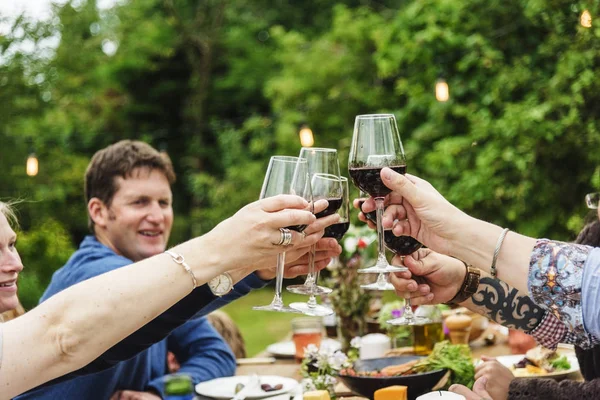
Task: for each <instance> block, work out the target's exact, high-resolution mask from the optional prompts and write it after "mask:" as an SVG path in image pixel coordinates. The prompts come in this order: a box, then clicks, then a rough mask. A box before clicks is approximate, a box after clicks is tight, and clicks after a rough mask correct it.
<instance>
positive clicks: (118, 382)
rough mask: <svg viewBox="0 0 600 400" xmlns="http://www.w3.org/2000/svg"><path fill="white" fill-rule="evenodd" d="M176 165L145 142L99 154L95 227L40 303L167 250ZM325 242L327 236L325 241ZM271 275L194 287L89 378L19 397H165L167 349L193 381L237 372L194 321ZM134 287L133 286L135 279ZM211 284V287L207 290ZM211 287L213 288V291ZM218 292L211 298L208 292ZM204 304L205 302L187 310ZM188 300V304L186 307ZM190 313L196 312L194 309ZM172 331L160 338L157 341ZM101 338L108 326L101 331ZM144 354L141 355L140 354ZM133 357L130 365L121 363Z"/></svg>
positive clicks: (88, 191) (217, 339) (89, 183)
mask: <svg viewBox="0 0 600 400" xmlns="http://www.w3.org/2000/svg"><path fill="white" fill-rule="evenodd" d="M174 180H175V174H174V172H173V167H172V164H171V162H170V160H169V159H168V157H166V156H165V155H163V154H161V153H159V152H158V151H156V150H155V149H154V148H152V147H151V146H149V145H147V144H146V143H143V142H132V141H128V140H126V141H121V142H118V143H116V144H114V145H111V146H109V147H107V148H105V149H103V150H100V151H99V152H97V153H96V154H95V155H94V157H93V158H92V160H91V162H90V165H89V166H88V169H87V171H86V176H85V196H86V200H87V208H88V217H89V225H90V229H91V231H92V233H93V235H90V236H87V237H86V238H85V239H84V240H83V241H82V243H81V245H80V248H79V250H77V251H76V252H75V253H74V254H73V256H72V257H71V258H70V259H69V261H68V262H67V264H66V265H65V266H63V267H62V268H60V269H59V270H57V271H56V272H55V273H54V275H53V277H52V281H51V283H50V285H49V286H48V288H47V289H46V292H45V293H44V295H43V297H42V299H41V301H44V300H46V299H47V298H49V297H50V296H52V295H54V294H56V293H58V292H60V291H61V290H64V289H65V288H67V287H69V286H71V285H74V284H76V283H77V282H80V281H83V280H86V279H89V278H91V277H93V276H96V275H99V274H102V273H104V272H107V271H110V270H113V269H116V268H120V267H123V266H125V265H128V264H131V263H132V262H135V261H139V260H142V259H144V258H147V257H150V256H153V255H155V254H159V253H161V252H163V251H165V249H166V246H167V241H168V238H169V234H170V232H171V226H172V223H173V209H172V205H171V204H172V193H171V184H172V183H173V182H174ZM324 240H325V239H321V241H324ZM325 247H326V248H328V249H329V250H325V251H324V252H322V254H321V255H322V256H321V259H322V260H326V259H327V258H328V257H330V256H332V255H335V254H337V253H339V249H338V248H335V249H334V248H332V247H331V246H329V245H327V243H325ZM269 273H270V272H265V271H257V272H255V273H253V274H250V275H248V276H247V277H246V278H244V279H243V280H241V281H240V282H237V283H235V287H233V282H232V281H231V278H229V281H227V279H224V280H221V281H220V285H219V286H218V287H217V286H215V287H211V285H210V284H209V285H204V286H202V287H200V288H198V289H196V290H195V291H194V292H192V294H191V295H190V296H189V297H190V299H189V300H188V299H184V300H183V301H182V302H180V303H181V304H179V303H178V304H176V305H175V306H173V307H172V309H170V310H169V311H167V312H166V313H165V314H163V315H161V316H160V317H159V318H157V320H154V321H152V322H151V323H150V324H148V326H147V327H145V328H143V329H141V330H140V331H139V332H136V333H134V334H133V335H132V336H131V337H130V338H127V339H126V340H125V341H124V342H125V343H131V346H124V345H119V346H115V347H114V348H112V349H110V350H109V351H107V353H105V354H104V355H103V356H102V357H101V358H100V359H99V360H97V361H96V362H95V364H90V366H88V367H89V368H87V371H83V372H84V373H89V372H94V371H99V372H96V373H93V374H91V375H85V376H76V374H73V375H72V376H73V377H71V376H68V377H67V378H71V379H65V378H63V379H61V380H59V381H57V383H56V382H55V383H54V384H53V382H50V383H49V384H47V385H44V386H41V387H39V388H36V389H33V390H32V391H29V392H27V393H25V394H23V395H21V396H19V397H18V399H21V400H22V399H86V400H95V399H98V400H106V399H111V400H112V399H120V400H126V399H130V400H133V399H138V400H156V399H160V398H162V397H163V396H164V393H163V387H164V385H163V383H164V379H165V376H167V375H168V373H169V372H168V371H167V363H166V360H167V352H168V351H171V352H173V353H174V354H175V356H176V358H177V360H178V361H179V362H180V364H181V369H180V372H185V373H188V374H190V375H191V376H192V378H193V380H194V383H198V382H201V381H206V380H209V379H213V378H217V377H221V376H228V375H233V373H234V372H235V357H234V356H233V354H232V352H231V350H230V348H229V347H228V345H227V344H226V343H225V341H224V340H223V339H222V338H221V336H219V335H218V334H217V332H216V331H215V330H214V329H213V328H212V326H211V325H210V324H209V323H208V321H207V319H206V318H205V317H201V318H195V319H191V320H189V321H187V322H185V323H183V321H185V320H187V319H188V318H189V317H190V315H186V313H187V314H189V313H192V315H193V313H194V311H191V310H196V311H198V310H199V312H200V314H201V315H206V314H207V313H209V312H210V311H213V310H214V309H217V308H219V307H221V306H223V305H225V304H227V303H229V302H231V301H232V300H234V299H236V298H239V297H241V296H243V295H245V294H247V293H248V292H250V291H251V290H252V289H257V288H261V287H263V286H265V284H266V283H267V281H266V280H264V279H263V278H265V279H270V278H271V277H270V276H267V275H269ZM131 285H135V282H131ZM207 286H208V288H207ZM209 289H210V290H209ZM211 291H212V293H210V292H211ZM194 297H195V298H197V299H202V301H203V304H202V305H198V304H196V305H195V307H189V304H190V302H192V301H193V300H194ZM186 302H187V304H188V306H187V307H186V305H185V304H186ZM190 309H191V310H190ZM165 330H166V332H169V331H170V330H172V332H171V333H170V334H169V335H168V336H167V337H166V339H163V340H162V341H160V342H158V343H156V344H154V345H152V346H149V347H148V344H149V343H153V342H155V341H156V340H157V338H161V337H164V336H165ZM98 334H99V335H101V334H102V327H101V326H99V327H98ZM140 350H143V351H141V352H140ZM127 357H132V358H130V359H128V360H127V361H122V362H118V361H120V360H123V359H126V358H127Z"/></svg>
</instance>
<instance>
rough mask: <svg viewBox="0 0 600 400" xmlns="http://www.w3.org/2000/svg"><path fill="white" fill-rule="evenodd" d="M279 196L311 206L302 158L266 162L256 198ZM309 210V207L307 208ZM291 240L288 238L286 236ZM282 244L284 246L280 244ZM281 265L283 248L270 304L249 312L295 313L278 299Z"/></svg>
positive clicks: (277, 158)
mask: <svg viewBox="0 0 600 400" xmlns="http://www.w3.org/2000/svg"><path fill="white" fill-rule="evenodd" d="M280 194H295V195H297V196H300V197H303V198H304V199H306V200H307V201H308V202H309V204H310V207H312V205H313V200H312V191H311V186H310V180H309V175H308V164H307V162H306V160H305V159H303V158H298V157H287V156H273V157H271V160H270V161H269V166H268V167H267V172H266V174H265V180H264V182H263V187H262V190H261V192H260V198H261V199H264V198H267V197H272V196H277V195H280ZM311 211H313V210H312V208H311ZM305 228H306V225H297V226H288V227H287V228H284V230H282V237H284V236H283V235H284V231H285V229H291V230H295V231H298V232H302V231H303V230H304V229H305ZM290 239H291V237H290ZM284 244H285V243H284ZM284 266H285V246H283V247H282V252H281V253H279V254H278V255H277V273H276V277H275V296H274V297H273V301H271V304H268V305H265V306H255V307H252V309H253V310H260V311H277V312H292V313H297V312H299V311H297V310H294V309H293V308H290V307H287V306H285V305H284V303H283V299H282V290H281V289H282V286H283V268H284Z"/></svg>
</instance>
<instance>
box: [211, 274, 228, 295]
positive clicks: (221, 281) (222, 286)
mask: <svg viewBox="0 0 600 400" xmlns="http://www.w3.org/2000/svg"><path fill="white" fill-rule="evenodd" d="M208 287H209V288H210V291H211V292H213V294H214V295H215V296H219V297H220V296H225V295H226V294H227V293H229V292H231V291H232V290H233V279H231V275H229V274H228V273H227V272H223V273H222V274H221V275H219V276H216V277H214V278H212V279H211V280H210V281H208Z"/></svg>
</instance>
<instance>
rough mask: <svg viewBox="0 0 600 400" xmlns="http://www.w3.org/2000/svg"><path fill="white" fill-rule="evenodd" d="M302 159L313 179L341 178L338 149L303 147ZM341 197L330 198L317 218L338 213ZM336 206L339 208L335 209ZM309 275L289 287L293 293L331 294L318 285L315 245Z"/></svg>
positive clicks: (309, 265)
mask: <svg viewBox="0 0 600 400" xmlns="http://www.w3.org/2000/svg"><path fill="white" fill-rule="evenodd" d="M300 158H304V159H306V161H307V163H308V173H309V175H310V176H311V179H312V177H313V175H314V174H330V175H335V176H338V177H339V176H340V164H339V161H338V155H337V150H336V149H328V148H320V147H303V148H302V149H301V150H300ZM340 197H341V195H340V196H339V197H337V198H328V199H327V200H328V201H330V205H329V207H328V208H327V210H326V211H323V212H320V213H318V214H317V218H320V217H324V216H327V215H331V214H333V213H335V212H336V211H337V209H338V208H339V207H340V205H341V201H340ZM334 206H337V207H335V208H333V207H334ZM309 254H310V255H309V257H310V259H309V264H308V268H309V270H308V274H307V276H306V280H305V281H304V283H303V284H300V285H291V286H288V287H287V290H289V291H290V292H292V293H298V294H307V295H314V296H320V295H323V294H328V293H331V289H329V288H327V287H324V286H319V285H317V281H318V279H319V274H318V272H317V271H315V263H314V259H315V246H314V245H313V246H312V247H311V249H310V253H309Z"/></svg>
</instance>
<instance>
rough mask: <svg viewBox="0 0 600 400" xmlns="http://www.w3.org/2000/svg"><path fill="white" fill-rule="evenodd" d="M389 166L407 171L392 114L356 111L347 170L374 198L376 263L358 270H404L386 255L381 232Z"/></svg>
mask: <svg viewBox="0 0 600 400" xmlns="http://www.w3.org/2000/svg"><path fill="white" fill-rule="evenodd" d="M383 167H388V168H391V169H393V170H394V171H396V172H398V173H401V174H403V173H405V172H406V157H405V156H404V148H403V147H402V142H401V140H400V133H399V132H398V126H397V125H396V118H395V117H394V116H393V115H391V114H371V115H358V116H357V117H356V120H355V122H354V133H353V135H352V144H351V146H350V155H349V159H348V171H349V173H350V177H351V178H352V181H353V182H354V185H356V186H357V187H358V188H359V189H360V190H362V191H363V192H365V193H368V194H369V195H370V196H371V197H374V198H375V204H376V205H377V245H378V246H377V263H376V264H375V265H374V266H372V267H369V268H363V269H361V270H359V272H361V273H382V272H383V273H389V272H400V271H406V270H407V268H406V267H404V266H393V265H390V264H389V263H388V261H387V259H386V257H385V250H384V244H385V241H384V232H383V225H382V219H383V202H384V199H385V196H386V195H388V194H389V193H390V192H391V190H390V189H389V188H388V187H387V186H385V185H384V184H383V182H382V180H381V169H382V168H383Z"/></svg>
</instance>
